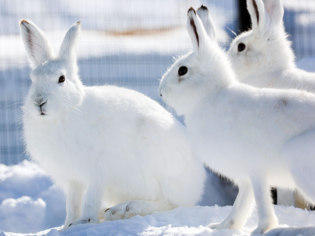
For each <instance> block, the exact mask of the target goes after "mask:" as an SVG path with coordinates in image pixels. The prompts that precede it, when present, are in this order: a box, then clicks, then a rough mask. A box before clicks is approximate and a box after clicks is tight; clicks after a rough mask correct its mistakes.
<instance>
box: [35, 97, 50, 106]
mask: <svg viewBox="0 0 315 236" xmlns="http://www.w3.org/2000/svg"><path fill="white" fill-rule="evenodd" d="M46 102H47V101H45V99H44V98H42V97H39V98H36V99H35V105H37V106H39V107H41V106H43V105H45V103H46Z"/></svg>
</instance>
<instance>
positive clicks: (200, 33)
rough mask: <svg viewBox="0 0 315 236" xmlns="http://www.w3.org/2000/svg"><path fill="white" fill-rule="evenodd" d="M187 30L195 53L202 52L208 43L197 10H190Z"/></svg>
mask: <svg viewBox="0 0 315 236" xmlns="http://www.w3.org/2000/svg"><path fill="white" fill-rule="evenodd" d="M187 30H188V33H189V36H190V38H191V41H192V43H193V47H194V51H200V50H202V48H203V47H205V45H206V42H207V38H208V36H207V33H206V31H205V29H204V27H203V25H202V23H201V20H200V19H199V17H198V16H197V15H196V11H195V9H193V8H192V7H191V8H189V10H188V12H187Z"/></svg>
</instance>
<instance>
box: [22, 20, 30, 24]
mask: <svg viewBox="0 0 315 236" xmlns="http://www.w3.org/2000/svg"><path fill="white" fill-rule="evenodd" d="M29 24H30V23H29V22H28V21H27V20H25V19H22V20H20V25H29Z"/></svg>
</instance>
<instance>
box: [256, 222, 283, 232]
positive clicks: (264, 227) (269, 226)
mask: <svg viewBox="0 0 315 236" xmlns="http://www.w3.org/2000/svg"><path fill="white" fill-rule="evenodd" d="M277 226H278V224H277V223H276V222H272V223H270V224H263V225H259V226H258V227H257V228H256V229H255V230H254V231H253V233H252V235H256V234H257V235H260V234H264V233H266V232H268V231H269V230H271V229H273V228H275V227H277Z"/></svg>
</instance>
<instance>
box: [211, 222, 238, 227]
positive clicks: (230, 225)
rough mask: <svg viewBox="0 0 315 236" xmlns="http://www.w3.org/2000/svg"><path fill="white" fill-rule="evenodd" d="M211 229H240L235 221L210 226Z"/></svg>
mask: <svg viewBox="0 0 315 236" xmlns="http://www.w3.org/2000/svg"><path fill="white" fill-rule="evenodd" d="M208 227H209V228H210V229H238V227H237V226H236V225H235V223H234V221H233V220H229V221H223V222H221V223H212V224H209V225H208Z"/></svg>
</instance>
